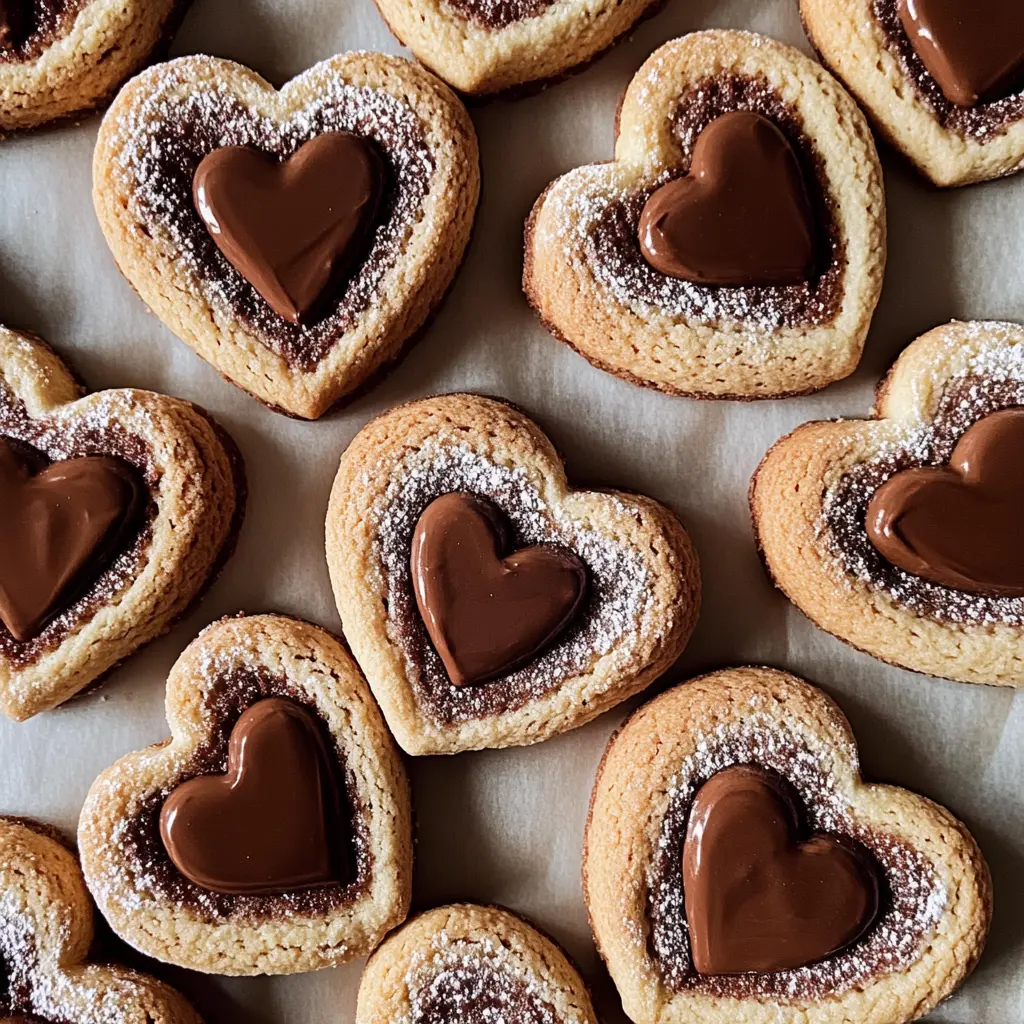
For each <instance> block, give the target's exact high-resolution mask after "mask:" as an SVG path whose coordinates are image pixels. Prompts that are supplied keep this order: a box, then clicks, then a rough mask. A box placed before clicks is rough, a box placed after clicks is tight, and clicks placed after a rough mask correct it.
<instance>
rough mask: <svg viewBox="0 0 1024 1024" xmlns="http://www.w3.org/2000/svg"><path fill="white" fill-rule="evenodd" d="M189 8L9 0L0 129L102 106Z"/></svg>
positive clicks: (145, 2)
mask: <svg viewBox="0 0 1024 1024" xmlns="http://www.w3.org/2000/svg"><path fill="white" fill-rule="evenodd" d="M186 6H187V0H128V2H122V0H51V2H48V3H36V2H31V0H6V2H5V4H4V9H3V11H0V134H2V133H5V132H13V131H18V130H20V129H25V128H35V127H37V126H38V125H42V124H46V123H47V122H49V121H54V120H56V119H58V118H62V117H70V116H72V115H75V114H83V113H86V112H87V111H90V110H94V109H95V108H97V107H100V106H102V105H103V104H105V103H106V102H107V101H108V100H109V99H110V98H111V96H112V95H113V94H114V92H115V91H116V90H117V88H118V86H119V85H120V84H121V83H122V82H123V81H125V79H127V78H129V77H130V76H131V75H133V74H135V72H136V71H138V70H139V68H140V67H141V66H142V65H143V64H145V63H146V61H147V60H148V59H149V58H150V56H151V55H152V53H153V52H154V51H155V50H157V49H159V48H160V47H161V46H162V44H164V43H166V42H167V41H168V40H169V37H170V35H171V33H172V32H173V30H174V28H175V27H176V25H177V23H178V21H179V19H180V17H181V15H182V14H183V13H184V11H185V8H186ZM5 28H6V31H5V30H4V29H5Z"/></svg>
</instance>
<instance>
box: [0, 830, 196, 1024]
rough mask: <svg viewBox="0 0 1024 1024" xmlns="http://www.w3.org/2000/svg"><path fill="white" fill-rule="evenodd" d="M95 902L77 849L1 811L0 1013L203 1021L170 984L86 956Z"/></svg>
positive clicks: (42, 1019) (15, 1018) (134, 1022)
mask: <svg viewBox="0 0 1024 1024" xmlns="http://www.w3.org/2000/svg"><path fill="white" fill-rule="evenodd" d="M92 939H93V908H92V903H91V902H90V901H89V893H88V891H87V890H86V888H85V883H84V882H83V880H82V872H81V869H80V868H79V866H78V861H77V860H76V859H75V855H74V854H73V853H72V852H71V850H70V849H69V848H68V846H67V845H66V844H65V843H64V842H63V840H62V839H61V838H60V837H59V836H58V835H57V833H56V832H55V831H54V830H52V829H50V828H47V827H46V826H45V825H40V824H37V823H36V822H33V821H29V820H28V819H24V818H3V817H0V1019H2V1020H4V1021H5V1022H14V1024H22V1022H25V1024H48V1022H64V1021H74V1022H76V1024H78V1022H80V1024H100V1021H102V1022H103V1024H139V1022H140V1021H146V1022H147V1024H202V1022H201V1021H200V1019H199V1016H198V1014H196V1012H195V1011H194V1010H193V1009H192V1007H191V1006H189V1004H188V1003H187V1002H186V1000H185V999H184V997H183V996H181V995H179V994H178V993H177V992H175V991H174V990H173V989H171V988H170V987H169V986H167V985H164V984H163V983H162V982H159V981H157V980H156V979H155V978H151V977H148V976H147V975H145V974H139V973H138V972H136V971H129V970H127V969H126V968H124V967H120V966H116V965H113V964H103V965H99V964H92V963H88V962H87V961H86V957H87V956H88V954H89V947H90V946H91V944H92Z"/></svg>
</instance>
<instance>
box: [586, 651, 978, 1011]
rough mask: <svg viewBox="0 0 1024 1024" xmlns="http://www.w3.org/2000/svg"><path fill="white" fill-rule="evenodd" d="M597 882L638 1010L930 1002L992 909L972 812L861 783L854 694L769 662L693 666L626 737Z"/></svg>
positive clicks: (611, 757)
mask: <svg viewBox="0 0 1024 1024" xmlns="http://www.w3.org/2000/svg"><path fill="white" fill-rule="evenodd" d="M795 815H798V816H799V818H801V819H802V821H801V822H800V823H799V828H800V829H801V831H797V832H796V833H794V832H793V831H792V829H793V827H794V816H795ZM794 839H796V840H797V841H798V844H802V845H794V842H793V841H794ZM695 853H696V854H698V855H699V856H698V857H696V858H695V857H694V854H695ZM583 883H584V896H585V898H586V902H587V908H588V911H589V914H590V921H591V925H592V927H593V930H594V936H595V938H596V940H597V945H598V948H599V950H600V952H601V955H602V957H603V958H604V961H605V963H606V964H607V965H608V970H609V972H610V974H611V976H612V979H613V981H614V982H615V985H616V987H617V989H618V992H619V995H620V996H621V998H622V1005H623V1009H624V1010H625V1012H626V1014H627V1016H628V1017H629V1019H630V1020H632V1021H634V1022H635V1024H677V1022H686V1024H690V1022H693V1024H697V1022H701V1024H735V1022H736V1021H738V1020H743V1021H750V1022H752V1024H772V1022H775V1021H781V1020H791V1019H798V1018H799V1019H804V1020H808V1021H812V1020H813V1021H821V1022H823V1024H824V1022H826V1021H845V1022H846V1024H883V1022H884V1024H904V1022H908V1021H912V1020H917V1019H919V1018H920V1017H921V1016H927V1015H928V1013H930V1012H931V1010H932V1009H933V1008H934V1007H935V1006H936V1005H938V1004H939V1003H940V1002H942V1000H944V999H945V998H947V997H948V996H949V995H950V994H951V993H952V992H953V991H954V990H955V989H956V988H957V987H958V986H959V985H960V984H961V983H962V982H963V981H964V979H965V978H966V977H967V976H968V975H969V974H970V972H971V970H972V969H973V968H974V965H975V964H976V963H977V961H978V958H979V957H980V955H981V952H982V949H983V947H984V944H985V940H986V937H987V934H988V928H989V923H990V920H991V914H992V885H991V879H990V877H989V872H988V868H987V866H986V864H985V861H984V858H983V856H982V854H981V851H980V850H979V849H978V847H977V845H976V844H975V842H974V840H973V839H972V837H971V835H970V834H969V833H968V832H967V830H966V829H965V828H964V826H963V825H961V824H960V823H959V822H958V821H956V819H955V818H953V816H952V815H951V814H949V812H948V811H946V810H944V809H943V808H941V807H939V806H937V805H936V804H934V803H932V802H931V801H930V800H927V799H925V798H924V797H920V796H917V795H916V794H913V793H910V792H908V791H907V790H905V789H898V788H896V787H893V786H881V785H874V784H869V783H867V782H865V781H864V780H863V779H862V778H861V775H860V766H859V763H858V758H857V747H856V741H855V739H854V736H853V734H852V732H851V730H850V726H849V724H848V723H847V721H846V719H845V718H844V717H843V714H842V712H841V711H840V710H839V709H838V708H837V707H836V706H835V704H833V703H832V701H831V700H829V698H828V697H827V696H826V695H825V694H824V693H822V692H821V691H819V690H817V689H815V688H814V687H813V686H810V685H809V684H808V683H805V682H803V681H802V680H800V679H797V678H796V677H794V676H791V675H788V674H787V673H784V672H778V671H775V670H773V669H766V668H738V669H729V670H725V671H721V672H715V673H712V674H711V675H708V676H703V677H700V678H698V679H691V680H688V681H686V682H684V683H682V684H680V685H679V686H676V687H674V688H673V689H671V690H668V691H667V692H665V693H663V694H662V695H661V696H659V697H656V698H655V699H654V700H652V701H650V702H649V703H647V704H645V705H644V706H643V707H641V708H640V709H639V710H638V711H637V712H636V713H635V714H634V715H633V717H632V718H630V719H629V721H628V722H627V723H626V724H625V726H623V728H622V729H621V730H620V731H619V732H618V733H617V734H616V735H615V736H614V737H613V738H612V740H611V742H610V743H609V746H608V749H607V751H606V752H605V756H604V759H603V761H602V762H601V767H600V769H599V771H598V776H597V780H596V782H595V785H594V792H593V796H592V798H591V805H590V819H589V821H588V824H587V832H586V840H585V846H584V865H583ZM876 886H877V889H876ZM691 915H692V916H691ZM637 936H644V940H645V941H643V942H638V941H637Z"/></svg>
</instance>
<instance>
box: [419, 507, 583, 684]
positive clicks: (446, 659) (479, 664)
mask: <svg viewBox="0 0 1024 1024" xmlns="http://www.w3.org/2000/svg"><path fill="white" fill-rule="evenodd" d="M511 549H512V532H511V530H510V529H509V526H508V524H507V522H506V520H505V517H504V516H503V515H502V514H501V512H500V511H499V509H498V508H497V507H496V506H495V505H494V504H493V503H491V502H490V501H487V500H486V499H484V498H481V497H479V496H477V495H474V494H464V493H453V494H445V495H443V496H442V497H440V498H437V499H436V500H434V501H432V502H431V503H430V504H429V505H428V506H427V508H426V510H425V511H424V512H423V515H422V516H420V519H419V522H418V523H417V524H416V530H415V533H414V534H413V541H412V580H413V589H414V590H415V593H416V604H417V606H418V607H419V610H420V615H421V616H422V617H423V622H424V623H425V625H426V627H427V633H428V634H429V636H430V639H431V641H432V642H433V644H434V648H435V649H436V650H437V653H438V655H439V656H440V658H441V661H442V662H443V663H444V667H445V669H446V670H447V672H448V678H449V679H450V680H451V681H452V683H454V684H455V685H456V686H466V685H468V684H470V683H483V682H487V681H488V680H491V679H494V678H496V677H498V676H501V675H504V674H506V673H507V672H511V671H512V670H513V669H515V668H518V667H519V666H520V665H523V664H525V663H526V662H528V661H531V660H532V659H533V658H534V657H536V656H537V655H538V654H539V653H541V652H542V651H543V650H544V649H545V648H546V647H547V646H549V645H550V644H551V643H552V642H553V641H554V640H555V639H556V638H557V637H558V636H559V634H561V633H562V631H563V630H564V629H565V628H566V626H568V625H569V623H570V622H571V621H572V619H573V617H574V616H575V614H576V612H577V610H578V609H579V607H580V604H581V603H582V601H583V597H584V594H585V592H586V582H587V572H586V568H585V566H584V564H583V562H582V561H580V559H579V558H578V557H577V556H576V555H575V554H574V553H573V552H572V551H570V550H569V549H568V548H564V547H560V546H558V545H555V544H538V545H536V546H535V547H529V548H520V549H519V550H518V551H512V550H511Z"/></svg>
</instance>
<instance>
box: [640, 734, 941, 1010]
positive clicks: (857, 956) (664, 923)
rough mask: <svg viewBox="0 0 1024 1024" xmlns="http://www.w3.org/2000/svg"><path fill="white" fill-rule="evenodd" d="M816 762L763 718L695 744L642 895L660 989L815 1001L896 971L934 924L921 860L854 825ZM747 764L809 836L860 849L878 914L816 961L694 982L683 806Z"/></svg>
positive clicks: (936, 895)
mask: <svg viewBox="0 0 1024 1024" xmlns="http://www.w3.org/2000/svg"><path fill="white" fill-rule="evenodd" d="M824 757H825V755H823V754H822V753H821V751H819V750H815V749H811V747H810V746H809V745H808V742H807V741H806V740H805V739H803V738H802V737H801V736H800V735H798V734H797V733H796V732H795V731H790V730H788V729H787V728H785V727H780V725H779V723H778V722H777V721H775V720H773V719H771V718H766V719H765V720H764V721H762V722H758V721H757V718H756V717H755V718H754V719H752V720H751V721H750V722H749V723H748V724H746V725H744V726H743V727H737V728H735V729H728V730H726V729H720V730H718V731H716V732H715V733H712V734H710V735H708V736H706V737H704V739H703V740H702V742H701V744H700V745H699V747H698V753H697V754H695V755H694V756H693V757H692V758H691V759H689V760H688V761H687V763H686V764H684V765H682V766H681V768H680V771H679V772H678V774H677V776H676V778H675V780H674V784H673V789H672V792H671V794H670V796H669V803H668V809H667V813H666V814H665V817H664V820H663V821H662V823H661V826H660V833H659V836H658V841H657V843H656V844H655V846H654V851H655V861H654V863H653V864H652V865H651V869H650V877H649V888H648V893H647V915H648V920H649V922H650V939H649V950H650V955H651V957H652V959H653V960H654V961H655V963H656V964H657V965H658V969H659V971H660V973H661V975H662V978H663V980H664V982H665V984H666V985H668V986H669V987H670V988H671V989H673V990H674V991H677V992H686V991H697V992H701V993H706V994H708V995H713V996H729V997H735V998H754V999H756V998H768V999H772V1000H777V1001H779V1002H782V1003H787V1002H790V1001H804V1000H818V999H824V998H828V997H829V996H833V995H838V994H841V993H843V992H845V991H848V990H849V989H851V988H855V987H857V986H859V985H863V984H864V983H865V982H867V981H869V980H870V979H871V978H873V977H876V976H878V975H881V974H888V973H891V972H894V971H899V970H901V969H903V968H904V967H905V966H906V965H908V964H909V963H911V962H912V961H913V960H914V959H915V958H916V956H917V955H918V954H919V952H920V950H921V948H922V946H923V945H924V944H925V943H926V941H927V937H928V935H929V933H930V932H931V930H932V929H933V928H934V927H935V925H936V923H937V922H938V920H939V918H940V917H941V914H942V910H943V907H944V906H945V902H946V894H945V891H944V889H943V887H942V885H941V883H940V882H939V881H938V879H937V878H936V877H935V874H934V869H933V868H932V865H931V863H930V862H929V861H928V859H927V858H926V857H925V856H924V854H922V853H920V852H919V851H917V850H915V849H913V848H911V847H910V846H908V845H907V844H906V843H904V842H902V841H901V840H899V839H897V838H895V837H894V836H892V835H887V834H886V833H884V832H881V831H876V830H874V829H870V828H866V827H864V826H862V825H858V824H856V823H855V822H854V821H852V820H851V819H850V817H849V816H848V809H847V805H846V801H845V799H844V798H843V797H842V795H841V794H838V793H836V792H835V790H834V788H833V786H834V780H833V778H832V775H831V773H830V772H829V770H828V767H827V762H826V761H825V759H824ZM738 764H750V765H756V766H758V767H761V768H766V769H769V770H770V771H774V772H777V773H778V774H779V775H781V776H782V777H783V778H785V779H786V780H787V781H788V782H789V783H790V784H791V785H792V786H793V788H794V789H795V790H796V792H797V794H798V795H799V797H800V799H801V801H802V803H803V808H804V810H805V812H806V816H807V823H808V826H809V828H810V829H811V831H815V832H818V831H820V832H827V833H829V834H834V835H838V836H846V837H848V838H850V839H852V840H854V841H856V842H858V843H860V844H862V845H863V846H864V847H865V848H866V849H867V850H868V851H869V852H870V853H871V854H872V855H873V856H874V857H875V859H876V860H877V862H878V864H879V865H880V868H881V871H882V876H883V877H882V892H881V900H882V903H881V910H880V912H879V915H878V918H877V919H876V921H875V923H874V925H873V926H872V928H871V929H870V930H869V931H868V933H867V934H866V935H865V937H864V938H863V939H861V940H860V941H858V942H857V943H856V944H854V945H853V946H851V947H849V948H847V949H845V950H843V951H842V952H840V953H837V954H835V955H834V956H832V957H829V958H828V959H826V960H823V961H820V962H818V963H815V964H811V965H809V966H806V967H801V968H798V969H795V970H785V971H778V972H774V973H770V974H737V975H700V974H697V973H696V972H695V970H694V968H693V962H692V959H691V955H690V940H689V932H688V929H687V925H686V915H685V911H684V892H683V872H682V858H683V844H684V841H685V838H686V828H687V822H688V818H689V814H690V808H691V805H692V803H693V799H694V796H695V794H696V793H697V791H698V790H699V789H700V787H701V786H702V785H703V784H704V783H705V782H707V781H708V780H709V779H710V778H711V777H712V776H714V775H715V774H717V773H718V772H719V771H721V770H722V769H723V768H727V767H730V766H732V765H738Z"/></svg>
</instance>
